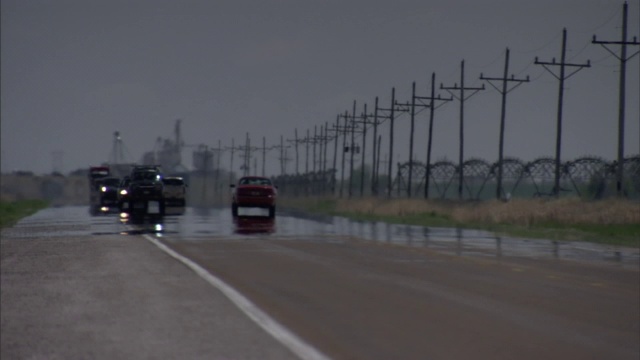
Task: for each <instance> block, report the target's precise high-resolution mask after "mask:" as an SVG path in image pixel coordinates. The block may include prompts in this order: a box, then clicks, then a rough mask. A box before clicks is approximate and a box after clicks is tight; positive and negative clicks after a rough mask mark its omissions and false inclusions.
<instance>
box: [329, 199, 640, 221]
mask: <svg viewBox="0 0 640 360" xmlns="http://www.w3.org/2000/svg"><path fill="white" fill-rule="evenodd" d="M335 211H336V212H340V213H361V214H367V215H377V216H407V215H417V214H437V215H440V216H445V217H448V218H449V219H451V220H452V221H454V222H459V223H484V224H513V225H521V226H534V225H540V224H548V223H558V224H571V225H573V224H591V225H609V224H640V203H638V202H634V201H629V200H623V199H609V200H602V201H582V200H580V199H575V198H571V199H558V200H555V199H553V200H549V199H513V200H511V201H509V202H502V201H497V200H492V201H484V202H467V203H460V202H449V201H424V200H417V199H416V200H413V199H392V200H381V199H372V198H369V199H350V200H345V199H339V200H337V201H336V204H335Z"/></svg>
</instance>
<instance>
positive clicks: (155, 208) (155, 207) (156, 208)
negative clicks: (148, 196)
mask: <svg viewBox="0 0 640 360" xmlns="http://www.w3.org/2000/svg"><path fill="white" fill-rule="evenodd" d="M147 212H148V213H149V214H158V213H160V203H159V202H157V201H149V204H148V206H147Z"/></svg>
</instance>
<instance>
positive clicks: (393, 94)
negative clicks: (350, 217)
mask: <svg viewBox="0 0 640 360" xmlns="http://www.w3.org/2000/svg"><path fill="white" fill-rule="evenodd" d="M376 100H377V99H376ZM378 110H382V111H388V112H389V116H387V117H386V118H388V119H389V120H390V121H389V154H388V156H389V159H390V160H389V163H388V174H387V175H388V184H387V198H391V192H392V190H393V189H392V187H393V125H394V121H395V112H396V110H397V111H398V112H407V110H405V109H403V108H402V107H401V105H399V104H398V103H397V102H396V88H395V87H394V88H391V108H389V109H381V108H378V107H377V106H376V112H375V114H377V112H378ZM374 116H375V115H374ZM376 122H377V121H376Z"/></svg>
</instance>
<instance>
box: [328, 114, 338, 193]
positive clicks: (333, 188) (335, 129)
mask: <svg viewBox="0 0 640 360" xmlns="http://www.w3.org/2000/svg"><path fill="white" fill-rule="evenodd" d="M339 128H340V115H339V114H338V115H337V116H336V124H335V126H334V127H333V129H330V130H331V131H333V132H334V133H335V134H334V137H333V139H334V140H335V142H334V148H333V177H332V179H331V194H332V195H335V194H336V166H337V160H338V138H339V131H340V130H339Z"/></svg>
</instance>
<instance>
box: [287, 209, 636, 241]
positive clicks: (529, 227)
mask: <svg viewBox="0 0 640 360" xmlns="http://www.w3.org/2000/svg"><path fill="white" fill-rule="evenodd" d="M282 205H283V206H289V207H294V208H298V209H302V210H305V211H309V212H314V213H323V214H330V215H340V216H345V217H349V218H352V219H355V220H364V221H385V222H391V223H398V224H410V225H421V226H434V227H460V228H474V229H484V230H489V231H493V232H495V233H496V234H499V235H507V236H517V237H527V238H541V239H552V240H567V241H589V242H595V243H603V244H611V245H622V246H631V247H640V203H638V202H637V201H636V202H634V201H628V200H622V199H608V200H602V201H583V200H580V199H573V198H572V199H558V200H556V199H513V200H511V201H509V202H502V201H497V200H494V201H482V202H458V201H424V200H418V199H416V200H414V199H391V200H386V199H373V198H369V199H349V200H346V199H327V198H314V199H302V198H300V199H283V201H282Z"/></svg>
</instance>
